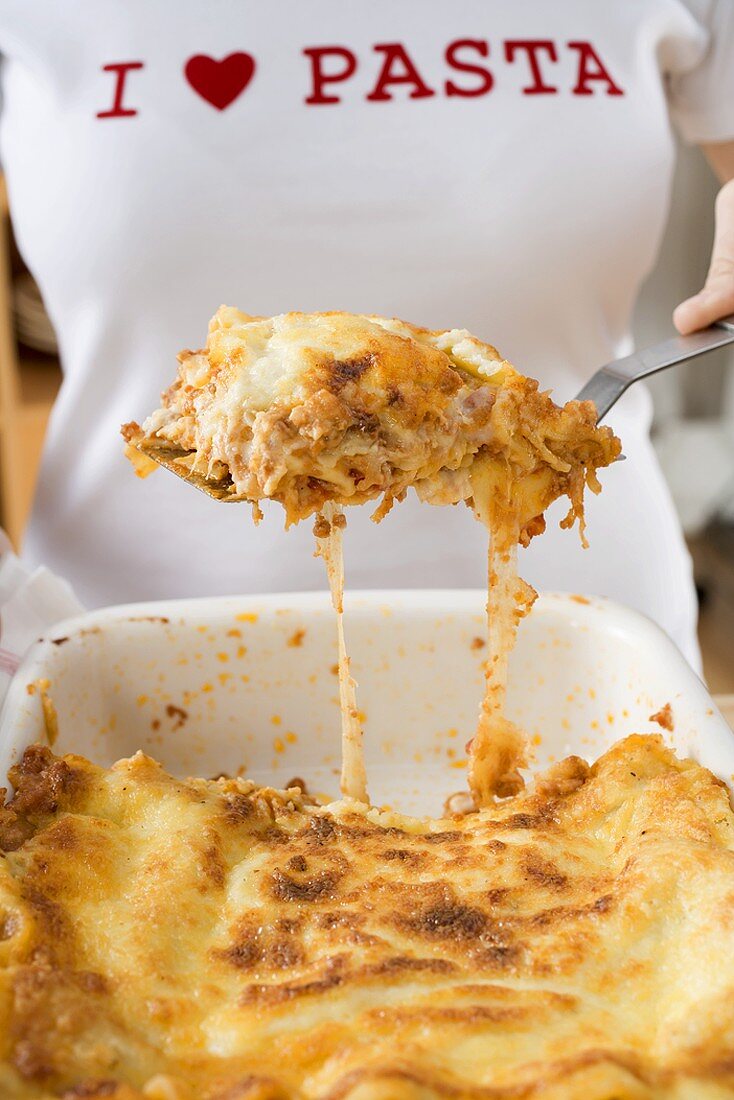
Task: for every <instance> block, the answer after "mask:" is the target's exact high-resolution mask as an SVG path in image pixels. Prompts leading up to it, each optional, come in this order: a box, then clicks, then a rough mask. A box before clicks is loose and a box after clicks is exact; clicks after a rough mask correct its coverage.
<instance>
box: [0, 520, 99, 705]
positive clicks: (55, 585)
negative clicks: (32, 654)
mask: <svg viewBox="0 0 734 1100" xmlns="http://www.w3.org/2000/svg"><path fill="white" fill-rule="evenodd" d="M82 611H84V608H83V606H82V605H81V604H80V602H79V600H78V599H77V598H76V596H75V595H74V591H73V589H72V587H71V585H70V584H69V582H68V581H65V580H63V579H62V578H61V577H57V576H56V574H54V573H52V572H51V571H50V570H49V569H46V567H45V566H40V567H39V568H37V569H33V570H31V569H28V568H27V567H26V566H25V565H23V563H22V561H20V559H19V558H18V557H17V555H16V554H15V553H14V552H13V548H12V545H11V543H10V540H9V538H8V537H7V535H6V534H5V532H4V531H1V530H0V704H2V702H3V701H4V699H5V695H6V693H7V690H8V685H9V684H10V681H11V679H12V677H13V675H14V674H15V672H16V670H17V668H18V665H19V664H20V661H21V659H22V657H23V654H24V653H25V652H26V650H27V649H28V648H29V646H31V645H32V644H33V642H35V641H36V639H37V638H39V637H40V636H41V635H42V634H43V633H45V632H46V631H47V630H48V629H49V628H50V627H52V626H53V625H54V624H55V623H58V622H60V621H61V620H62V619H67V618H69V617H70V616H71V615H79V614H80V613H81V612H82Z"/></svg>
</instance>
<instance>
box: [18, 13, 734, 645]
mask: <svg viewBox="0 0 734 1100" xmlns="http://www.w3.org/2000/svg"><path fill="white" fill-rule="evenodd" d="M731 12H732V5H731V4H730V3H729V2H728V0H726V2H725V0H721V2H719V3H718V4H717V3H711V2H706V0H701V2H694V0H690V2H689V3H688V4H684V3H682V2H681V0H617V2H615V3H607V2H602V0H598V2H596V0H555V2H554V3H552V4H550V3H547V2H545V0H516V2H514V3H511V4H509V3H501V2H499V0H496V2H492V0H451V3H439V2H438V0H372V2H371V3H369V4H368V3H358V2H356V0H354V2H349V0H311V2H303V0H271V2H270V3H267V4H265V3H253V2H248V0H207V3H203V2H199V3H195V2H193V0H179V2H177V3H175V4H174V3H172V2H171V0H126V2H125V3H124V4H122V3H117V2H112V0H77V2H76V3H74V4H73V5H68V4H58V3H57V2H56V0H4V3H3V5H2V7H1V8H0V51H2V54H3V64H2V114H1V116H0V155H1V156H2V162H3V165H4V167H5V170H6V173H7V178H8V184H9V193H10V201H11V209H12V214H13V218H14V222H15V226H16V231H17V236H18V241H19V245H20V247H21V250H22V252H23V255H24V256H25V258H26V260H27V262H28V264H29V266H30V268H31V270H32V271H33V273H34V274H35V276H36V278H37V280H38V282H39V284H40V286H41V289H42V291H43V294H44V297H45V299H46V302H47V304H48V307H49V310H50V313H51V316H52V319H53V321H54V323H55V325H56V328H57V332H58V336H59V340H60V346H61V355H62V361H63V365H64V372H65V379H64V385H63V388H62V391H61V394H60V397H59V399H58V402H57V405H56V408H55V409H54V413H53V416H52V420H51V425H50V431H49V436H48V442H47V446H46V451H45V456H44V461H43V467H42V472H41V478H40V485H39V490H38V495H37V500H36V504H35V509H34V513H33V518H32V523H31V527H30V532H29V534H28V538H27V542H26V553H27V555H28V557H29V558H30V559H31V560H32V561H43V562H44V563H46V564H48V565H50V566H51V567H52V568H53V569H54V570H56V571H57V572H59V573H61V574H63V575H65V576H66V577H68V578H69V579H70V580H71V581H72V583H73V584H74V586H75V588H76V589H77V591H78V593H79V594H80V596H81V598H82V599H83V600H85V601H86V602H88V603H89V604H100V603H105V602H113V601H115V602H116V601H120V600H130V599H138V598H148V597H166V596H183V595H199V594H206V593H210V594H215V593H231V592H249V591H265V590H290V589H299V588H311V587H321V586H322V585H323V584H324V583H325V582H324V577H323V569H322V563H321V562H317V561H314V560H313V558H312V556H311V554H312V545H311V544H312V536H311V531H310V525H308V524H304V525H302V527H301V528H298V529H295V530H291V531H289V532H287V533H286V532H284V531H283V523H282V515H281V513H280V511H279V510H278V509H266V521H265V523H263V524H262V525H261V526H260V527H259V528H258V529H255V528H254V527H253V526H252V524H251V522H250V516H249V509H247V508H246V507H243V508H236V507H231V506H230V507H223V506H220V505H217V504H215V503H213V502H211V501H209V500H207V499H206V498H205V497H203V496H200V495H199V494H197V493H195V492H193V491H192V490H191V489H189V488H187V487H185V486H184V485H183V484H181V483H179V482H178V481H176V480H175V479H174V478H173V477H171V476H169V475H168V474H166V473H163V472H161V473H159V474H157V475H156V476H155V477H152V478H150V479H148V480H147V481H145V482H141V481H139V480H138V479H137V478H135V477H134V475H133V473H132V471H131V469H130V467H129V466H128V464H127V462H126V461H125V459H124V458H123V453H122V442H121V440H120V438H119V435H118V430H119V425H120V424H121V423H122V422H123V421H126V420H129V419H140V418H141V417H143V416H144V415H145V414H146V413H147V412H148V411H149V410H151V409H152V408H153V407H154V405H155V404H156V403H157V399H158V394H159V391H160V390H161V389H162V387H164V386H165V385H167V384H168V382H169V381H170V380H171V378H172V377H173V374H174V370H175V366H176V363H175V354H176V352H177V351H178V350H179V349H180V348H181V347H184V346H186V347H198V346H200V345H201V344H202V343H203V341H204V338H205V332H206V324H207V321H208V318H209V316H210V315H211V314H212V313H213V312H214V310H215V309H216V308H217V306H219V304H220V303H222V302H226V303H228V304H232V305H237V306H239V307H240V308H242V309H245V310H247V311H248V312H251V313H259V314H272V313H278V312H283V311H287V310H296V309H298V310H327V309H344V310H352V311H355V312H369V313H383V314H388V315H397V316H400V317H404V318H406V319H407V320H410V321H414V322H417V323H419V324H424V325H428V326H431V327H447V328H448V327H465V328H468V329H471V330H472V331H473V332H475V333H476V334H477V335H479V336H480V337H483V338H485V339H487V340H489V341H490V342H492V343H494V344H496V345H497V346H499V348H500V349H501V351H502V352H503V354H504V355H506V356H507V357H508V358H509V359H511V360H512V361H513V362H515V363H516V364H517V366H518V367H519V368H520V369H521V370H522V371H524V372H525V373H528V374H530V375H534V376H536V377H538V378H540V379H541V380H542V382H543V383H544V384H545V385H547V386H551V387H553V389H554V391H555V394H556V396H557V398H558V399H560V400H562V399H565V398H568V397H570V396H572V395H573V394H574V393H575V392H576V391H577V390H578V388H579V387H580V386H581V384H582V383H583V382H584V380H585V379H586V378H588V376H589V375H590V374H591V373H592V372H593V371H594V370H595V369H596V368H597V367H598V366H600V365H601V364H602V363H603V362H605V361H606V360H608V359H610V358H612V357H614V356H615V355H616V354H619V353H620V352H622V351H623V350H625V348H626V347H627V346H628V331H629V321H630V313H631V310H632V306H633V303H634V299H635V295H636V293H637V290H638V288H639V285H640V283H641V281H642V279H643V277H644V276H645V274H646V273H647V272H648V270H649V269H650V267H651V265H652V264H653V261H654V258H655V254H656V250H657V248H658V244H659V241H660V237H661V233H662V230H663V226H664V223H665V218H666V210H667V203H668V194H669V188H670V180H671V173H672V167H673V156H674V143H673V139H672V133H671V127H670V114H671V112H672V114H673V116H674V118H675V119H676V120H677V121H678V123H679V125H680V127H681V129H682V131H683V134H684V136H685V137H686V138H687V139H688V140H691V141H696V140H725V139H729V138H731V137H732V136H734V83H733V77H732V74H733V73H734V48H733V47H732V25H731V24H732V19H731ZM727 51H728V52H727ZM233 55H234V56H233ZM224 59H226V60H224ZM673 304H674V303H671V306H672V305H673ZM648 422H649V407H648V397H647V394H646V393H645V392H644V391H642V390H639V389H638V390H637V391H636V392H635V391H631V393H630V394H629V396H628V398H627V399H626V400H625V402H624V404H623V405H622V406H620V407H619V408H618V409H615V411H614V414H613V415H612V416H611V417H610V423H612V424H613V426H615V427H616V428H617V429H618V431H619V434H620V435H621V436H622V437H623V441H624V448H625V452H626V454H627V456H628V460H627V462H626V463H618V464H616V466H615V467H614V468H613V469H611V470H609V471H606V472H605V476H604V477H603V481H604V484H605V489H604V493H603V496H602V498H601V499H600V500H599V501H596V500H594V501H593V502H591V503H590V505H589V508H588V518H589V535H590V539H591V549H590V550H589V551H587V552H582V551H581V549H580V547H579V545H578V539H577V536H576V535H574V534H572V533H571V534H570V533H567V532H558V531H557V530H552V531H551V532H549V534H548V535H546V536H545V537H544V538H542V539H537V540H536V541H535V543H534V544H533V545H532V547H531V548H530V549H529V550H528V551H527V552H526V553H524V555H523V560H522V562H521V567H522V568H523V570H524V572H525V574H526V575H527V577H528V579H529V580H531V581H532V582H533V583H534V584H536V586H540V587H543V588H551V587H552V588H565V589H573V590H577V591H579V590H583V591H587V592H597V593H602V594H606V595H609V596H612V597H614V598H617V599H620V600H622V601H624V602H626V603H628V604H631V605H632V606H635V607H637V608H640V609H641V610H643V611H646V612H647V613H648V614H650V615H651V616H652V617H653V618H655V619H657V620H658V621H659V622H660V623H662V624H663V626H664V627H665V628H666V629H667V630H668V631H669V632H670V633H671V634H672V636H673V637H674V638H676V640H677V641H678V643H679V644H680V645H681V647H682V648H683V649H684V650H685V652H686V653H687V654H688V655H689V657H691V659H693V660H695V659H696V658H695V654H696V650H695V640H694V622H695V599H694V595H693V588H692V583H691V575H690V564H689V561H688V558H687V555H686V552H685V549H684V546H683V542H682V537H681V532H680V529H679V526H678V523H677V520H676V518H675V514H674V511H673V507H672V504H671V501H670V498H669V494H668V492H667V490H666V488H665V485H664V483H663V481H662V478H661V475H660V472H659V470H658V467H657V465H656V463H655V459H654V457H653V453H652V450H651V447H650V444H649V441H648V438H647V429H648ZM562 514H563V510H562V509H560V508H555V509H553V510H552V512H551V515H550V517H549V518H550V520H551V528H552V529H553V528H555V525H556V523H557V520H558V518H559V517H560V515H562ZM484 542H485V536H484V532H483V531H482V529H481V528H480V527H479V525H478V524H477V523H476V522H475V521H474V519H473V518H472V516H471V514H470V512H469V511H468V509H466V508H463V507H462V508H455V509H436V508H431V507H430V506H427V505H420V504H419V503H418V502H417V501H416V500H408V501H406V502H405V503H404V504H402V505H401V506H400V507H398V508H396V509H394V510H393V512H392V513H391V515H390V516H389V517H388V518H387V519H386V520H385V521H384V522H383V523H382V524H381V525H380V526H379V527H375V526H374V525H373V524H371V523H370V521H369V518H368V510H365V509H354V510H353V511H352V512H350V514H349V527H348V531H347V538H346V563H347V577H348V584H349V585H350V586H351V587H367V586H383V587H384V586H387V587H391V586H392V587H395V586H424V585H425V586H466V585H481V584H483V583H484V578H485V545H484Z"/></svg>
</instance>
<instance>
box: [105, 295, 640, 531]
mask: <svg viewBox="0 0 734 1100" xmlns="http://www.w3.org/2000/svg"><path fill="white" fill-rule="evenodd" d="M179 363H180V366H179V372H178V378H177V379H176V381H175V382H174V383H173V385H172V386H171V387H170V389H168V390H167V391H166V392H165V393H164V394H163V399H162V405H161V408H160V409H158V410H157V411H156V412H154V413H153V414H152V416H149V417H148V419H147V420H146V421H145V422H144V424H143V425H142V427H140V426H139V425H138V424H136V423H131V424H127V425H125V427H124V429H123V432H124V434H125V436H126V438H127V439H128V440H129V441H130V442H131V443H132V444H133V445H134V450H133V455H134V456H137V455H139V454H140V452H141V451H142V452H143V453H146V452H147V453H148V454H149V455H150V457H151V458H152V459H153V460H156V461H161V460H163V461H165V462H166V463H167V464H170V465H174V466H175V467H176V468H177V469H178V472H179V473H181V474H182V475H184V476H187V477H189V478H190V479H193V480H194V481H195V482H196V481H197V480H199V481H202V480H203V482H204V483H205V484H206V485H207V486H208V487H210V488H211V489H214V490H216V491H217V492H219V494H220V495H221V496H222V498H223V499H230V500H249V501H252V502H253V503H255V504H257V503H258V502H260V501H263V500H266V499H267V500H276V501H279V502H280V503H281V504H282V505H283V507H284V509H285V514H286V523H288V524H290V523H295V522H297V521H298V520H302V519H304V518H306V517H308V516H311V515H314V514H317V513H319V512H321V511H322V509H323V506H324V504H325V503H326V502H327V501H330V502H332V503H334V504H338V505H346V504H361V503H364V502H365V501H370V500H375V499H377V498H380V497H381V498H382V502H381V504H380V506H379V508H378V510H377V513H376V517H375V518H380V517H382V516H383V515H384V514H385V513H386V512H387V511H388V510H389V508H390V506H391V505H392V503H393V501H395V500H399V499H401V498H402V497H403V496H404V495H405V493H406V491H407V489H409V488H410V487H411V486H412V487H413V488H414V489H415V490H416V492H417V493H418V495H419V496H420V497H421V498H422V499H424V500H427V501H430V502H431V503H433V504H449V503H451V504H453V503H457V502H459V501H462V500H464V501H471V500H472V497H473V489H472V483H471V477H470V473H471V469H472V466H473V464H474V462H475V460H476V459H477V458H478V457H479V458H481V459H482V460H488V461H490V462H491V464H492V465H493V467H494V468H495V474H494V478H495V480H497V481H500V482H501V481H503V479H504V478H505V476H506V471H507V470H508V468H509V469H510V470H511V472H512V478H513V501H514V505H515V508H516V510H517V513H518V521H519V528H520V538H521V539H522V540H523V541H527V540H528V539H529V538H530V537H531V536H532V535H533V534H536V533H537V532H538V531H539V530H540V529H542V522H541V519H540V517H541V516H542V514H543V512H544V511H545V509H546V508H547V507H548V505H549V504H550V503H551V502H552V501H553V500H555V499H556V497H558V496H561V495H563V494H567V495H568V496H569V497H570V500H571V513H570V516H569V520H568V522H569V523H570V522H572V521H573V519H574V517H576V516H580V515H581V511H582V499H583V490H584V485H585V484H587V483H588V484H589V485H591V486H592V488H594V489H597V488H598V486H597V483H596V480H595V476H594V472H595V470H596V469H597V468H598V467H600V466H606V465H608V463H609V462H611V461H612V460H613V459H614V458H616V456H617V455H618V454H619V443H618V441H617V440H616V439H615V438H614V435H613V434H612V432H611V431H610V429H609V428H600V427H598V426H597V424H596V410H595V409H594V406H593V405H592V404H591V403H590V402H587V403H585V404H582V403H579V402H573V401H572V402H569V404H567V405H566V406H565V407H564V408H559V407H558V406H556V405H554V404H553V402H552V400H551V399H550V397H549V396H548V394H547V393H542V392H540V391H539V389H538V384H537V382H534V381H532V380H530V379H528V378H524V377H523V376H522V375H520V374H518V372H517V371H516V370H515V369H514V368H513V367H512V366H511V365H510V364H509V363H508V362H507V361H506V360H504V359H502V357H501V356H500V355H499V353H498V352H497V351H496V350H495V348H493V347H491V346H490V345H489V344H484V343H482V342H481V341H480V340H477V339H476V338H475V337H473V336H471V335H470V334H469V333H468V332H466V331H464V330H460V329H452V330H450V331H447V332H432V331H429V330H428V329H423V328H418V327H416V326H414V325H409V324H407V323H406V322H405V321H398V320H394V319H393V320H390V319H387V318H384V317H367V316H357V315H354V314H349V313H310V314H309V313H285V314H281V315H280V316H278V317H251V316H250V315H249V314H247V313H242V312H241V311H240V310H238V309H233V308H231V307H228V306H222V308H221V309H220V310H219V311H218V312H217V313H216V315H215V316H214V318H213V319H212V321H211V323H210V325H209V335H208V338H207V343H206V347H205V348H203V349H202V350H200V351H184V352H182V353H181V354H180V356H179ZM138 468H139V470H140V472H145V464H144V463H142V464H141V463H140V461H139V460H138ZM148 469H150V467H148Z"/></svg>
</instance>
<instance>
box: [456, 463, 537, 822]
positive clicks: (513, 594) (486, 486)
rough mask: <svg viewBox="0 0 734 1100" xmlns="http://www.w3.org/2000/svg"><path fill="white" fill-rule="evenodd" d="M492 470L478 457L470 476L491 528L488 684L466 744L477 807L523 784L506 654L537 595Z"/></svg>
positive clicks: (508, 485)
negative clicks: (526, 577)
mask: <svg viewBox="0 0 734 1100" xmlns="http://www.w3.org/2000/svg"><path fill="white" fill-rule="evenodd" d="M496 471H497V468H496V466H495V467H494V468H493V467H492V466H491V465H490V463H488V462H487V463H482V462H481V461H478V462H477V463H476V464H475V467H474V469H473V470H472V475H471V477H472V492H473V496H474V510H475V512H476V514H477V517H478V518H479V520H480V521H481V522H482V523H483V524H484V525H485V527H486V528H487V530H488V532H489V550H488V555H487V629H488V639H489V652H488V657H487V662H486V664H485V677H486V685H485V691H484V698H483V699H482V705H481V709H480V712H479V721H478V724H477V730H476V733H475V735H474V738H473V740H472V741H471V743H470V747H469V754H470V770H469V786H470V788H471V791H472V794H473V796H474V801H475V803H476V805H477V806H478V807H481V806H487V805H491V804H492V802H493V801H494V799H495V798H506V797H508V796H509V795H513V794H517V793H518V792H519V791H521V790H522V788H523V786H524V781H523V778H522V776H521V775H520V771H519V769H520V768H523V767H525V766H526V764H527V755H526V738H525V735H524V733H523V731H522V730H521V729H520V728H519V727H518V726H516V725H515V724H514V722H510V720H509V719H508V718H507V717H506V716H505V713H504V712H505V704H506V700H507V670H508V663H509V656H510V653H511V651H512V648H513V646H514V644H515V638H516V636H517V628H518V625H519V623H520V620H521V619H522V618H523V617H524V616H525V615H527V613H528V611H529V610H530V608H531V607H532V605H533V602H534V600H535V597H536V592H535V591H534V589H532V588H531V587H530V585H528V584H526V583H525V582H524V581H523V580H522V579H521V578H520V577H519V576H518V572H517V545H518V541H519V535H520V528H519V520H518V515H517V509H516V508H515V507H513V503H512V477H511V474H510V472H509V469H508V470H507V472H506V476H505V477H503V478H501V479H498V478H497V472H496Z"/></svg>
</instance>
